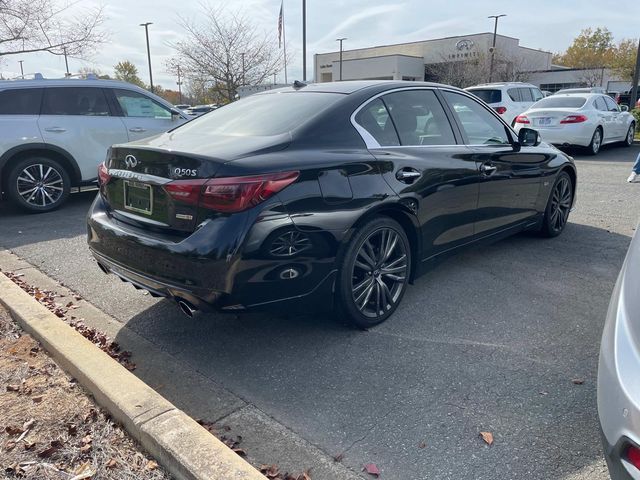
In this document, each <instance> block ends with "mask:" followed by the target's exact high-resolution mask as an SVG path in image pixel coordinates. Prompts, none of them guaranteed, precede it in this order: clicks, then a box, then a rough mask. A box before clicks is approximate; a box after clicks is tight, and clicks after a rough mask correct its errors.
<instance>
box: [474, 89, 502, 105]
mask: <svg viewBox="0 0 640 480" xmlns="http://www.w3.org/2000/svg"><path fill="white" fill-rule="evenodd" d="M469 93H472V94H474V95H475V96H476V97H478V98H479V99H480V100H482V101H483V102H485V103H500V102H501V101H502V92H501V91H500V90H495V89H491V88H487V89H480V88H477V89H476V88H474V89H473V90H469Z"/></svg>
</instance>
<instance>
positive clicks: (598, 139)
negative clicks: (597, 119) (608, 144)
mask: <svg viewBox="0 0 640 480" xmlns="http://www.w3.org/2000/svg"><path fill="white" fill-rule="evenodd" d="M601 146H602V129H601V128H600V127H598V128H596V131H595V132H593V136H592V137H591V143H589V146H588V147H587V150H588V152H589V155H597V154H598V152H599V151H600V147H601Z"/></svg>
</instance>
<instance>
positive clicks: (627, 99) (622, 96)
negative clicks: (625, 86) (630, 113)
mask: <svg viewBox="0 0 640 480" xmlns="http://www.w3.org/2000/svg"><path fill="white" fill-rule="evenodd" d="M638 91H639V92H640V90H638ZM639 95H640V93H639ZM614 98H615V101H616V103H617V104H618V105H626V106H630V104H631V92H630V91H626V92H618V93H616V96H615V97H614ZM635 108H640V98H638V100H637V101H636V106H635Z"/></svg>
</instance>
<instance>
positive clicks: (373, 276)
mask: <svg viewBox="0 0 640 480" xmlns="http://www.w3.org/2000/svg"><path fill="white" fill-rule="evenodd" d="M410 269H411V250H410V246H409V240H408V239H407V235H406V234H405V232H404V230H403V228H402V227H401V226H400V224H398V222H396V221H395V220H392V219H390V218H380V219H375V220H371V221H369V222H367V223H366V224H364V225H363V226H362V227H361V228H360V229H359V230H358V231H357V232H356V233H355V235H354V236H353V238H352V239H351V241H350V242H349V244H348V246H347V249H346V252H345V255H344V258H343V262H342V269H341V271H340V273H339V278H338V285H337V292H336V293H337V295H336V297H337V298H336V309H337V311H338V313H339V315H340V316H341V317H342V318H344V319H345V320H347V321H348V322H349V323H351V324H352V325H355V326H357V327H359V328H368V327H372V326H374V325H378V324H380V323H382V322H384V321H385V320H386V319H387V318H389V317H390V316H391V314H393V312H394V311H395V310H396V308H397V307H398V305H399V303H400V301H401V300H402V297H403V296H404V293H405V290H406V288H407V284H408V281H409V274H410Z"/></svg>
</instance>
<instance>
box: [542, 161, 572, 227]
mask: <svg viewBox="0 0 640 480" xmlns="http://www.w3.org/2000/svg"><path fill="white" fill-rule="evenodd" d="M572 204H573V185H572V183H571V178H570V177H569V174H567V173H566V172H560V173H559V174H558V177H557V178H556V182H555V184H554V185H553V189H552V190H551V195H550V197H549V201H548V203H547V209H546V211H545V214H544V220H543V225H542V233H543V234H544V236H546V237H557V236H558V235H560V233H562V231H563V230H564V227H565V226H566V225H567V221H568V219H569V212H570V211H571V205H572Z"/></svg>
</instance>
